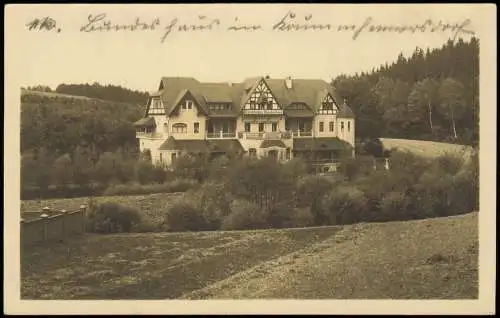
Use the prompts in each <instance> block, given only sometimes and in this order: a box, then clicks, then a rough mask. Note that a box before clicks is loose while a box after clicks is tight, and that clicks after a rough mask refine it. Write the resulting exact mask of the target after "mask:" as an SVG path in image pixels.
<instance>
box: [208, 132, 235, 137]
mask: <svg viewBox="0 0 500 318" xmlns="http://www.w3.org/2000/svg"><path fill="white" fill-rule="evenodd" d="M206 138H207V139H226V138H236V132H235V131H233V132H222V131H220V132H212V133H209V132H207V133H206Z"/></svg>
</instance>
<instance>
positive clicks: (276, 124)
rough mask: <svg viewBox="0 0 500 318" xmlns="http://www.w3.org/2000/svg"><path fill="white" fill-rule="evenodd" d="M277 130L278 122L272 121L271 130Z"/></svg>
mask: <svg viewBox="0 0 500 318" xmlns="http://www.w3.org/2000/svg"><path fill="white" fill-rule="evenodd" d="M277 130H278V123H272V131H277Z"/></svg>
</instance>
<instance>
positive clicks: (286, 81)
mask: <svg viewBox="0 0 500 318" xmlns="http://www.w3.org/2000/svg"><path fill="white" fill-rule="evenodd" d="M285 85H286V88H288V89H291V88H292V77H291V76H288V77H287V78H286V79H285Z"/></svg>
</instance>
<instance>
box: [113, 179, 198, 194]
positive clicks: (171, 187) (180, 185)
mask: <svg viewBox="0 0 500 318" xmlns="http://www.w3.org/2000/svg"><path fill="white" fill-rule="evenodd" d="M197 186H198V182H196V181H194V180H175V181H172V182H170V183H164V184H144V185H141V184H117V185H112V186H110V187H108V188H107V189H106V190H105V191H104V195H106V196H112V195H138V194H151V193H175V192H185V191H187V190H189V189H194V188H196V187H197Z"/></svg>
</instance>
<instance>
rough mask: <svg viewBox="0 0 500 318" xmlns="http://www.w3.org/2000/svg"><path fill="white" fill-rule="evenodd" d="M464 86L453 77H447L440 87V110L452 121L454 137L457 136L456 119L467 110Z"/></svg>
mask: <svg viewBox="0 0 500 318" xmlns="http://www.w3.org/2000/svg"><path fill="white" fill-rule="evenodd" d="M463 90H464V86H463V84H462V83H460V82H459V81H457V80H455V79H453V78H446V79H445V80H443V82H442V83H441V85H440V87H439V101H440V104H439V106H440V107H439V111H440V113H441V115H442V116H443V117H444V118H446V119H447V120H449V121H450V122H451V128H452V132H453V137H454V138H455V139H456V138H457V129H456V125H455V123H456V121H457V120H459V119H461V118H462V116H463V115H464V112H465V106H466V105H465V100H464V97H463Z"/></svg>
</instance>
